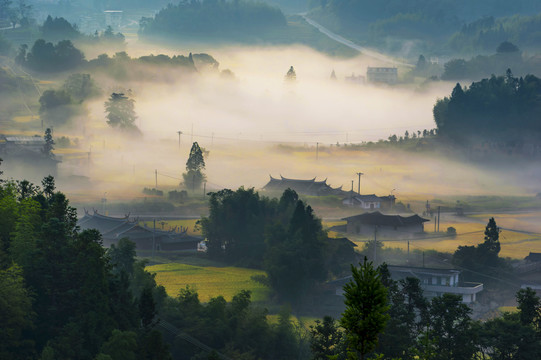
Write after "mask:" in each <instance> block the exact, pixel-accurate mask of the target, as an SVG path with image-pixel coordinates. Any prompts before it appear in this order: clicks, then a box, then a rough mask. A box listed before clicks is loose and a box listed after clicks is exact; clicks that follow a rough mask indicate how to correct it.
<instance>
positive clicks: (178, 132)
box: [177, 131, 182, 150]
mask: <svg viewBox="0 0 541 360" xmlns="http://www.w3.org/2000/svg"><path fill="white" fill-rule="evenodd" d="M177 134H178V148H179V150H180V135H182V131H177Z"/></svg>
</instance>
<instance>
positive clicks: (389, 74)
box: [366, 67, 398, 85]
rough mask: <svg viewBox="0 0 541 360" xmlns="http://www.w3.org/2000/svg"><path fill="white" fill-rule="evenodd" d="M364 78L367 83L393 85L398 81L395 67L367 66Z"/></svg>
mask: <svg viewBox="0 0 541 360" xmlns="http://www.w3.org/2000/svg"><path fill="white" fill-rule="evenodd" d="M366 78H367V79H368V82H369V83H384V84H389V85H394V84H396V83H397V82H398V69H397V68H395V67H368V69H367V70H366Z"/></svg>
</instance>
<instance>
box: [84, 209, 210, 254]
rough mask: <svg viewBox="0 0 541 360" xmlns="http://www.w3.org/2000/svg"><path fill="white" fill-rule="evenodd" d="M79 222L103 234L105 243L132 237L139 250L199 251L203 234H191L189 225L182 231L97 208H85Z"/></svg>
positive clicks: (108, 243)
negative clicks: (142, 222) (163, 227)
mask: <svg viewBox="0 0 541 360" xmlns="http://www.w3.org/2000/svg"><path fill="white" fill-rule="evenodd" d="M77 225H78V226H79V228H80V229H81V230H87V229H96V230H98V231H99V232H100V233H101V235H102V238H103V245H104V246H105V247H110V246H111V244H116V243H117V242H118V240H120V239H122V238H128V239H130V240H131V241H133V242H134V243H135V244H136V247H137V250H152V249H154V250H157V251H188V252H190V251H197V250H198V248H199V247H200V246H199V243H201V242H202V241H203V238H201V237H196V236H190V235H188V234H187V229H184V230H183V231H181V232H176V231H163V230H158V229H153V228H147V227H144V226H140V225H138V223H137V220H130V219H129V217H128V216H126V217H123V218H116V217H110V216H104V215H101V214H99V213H98V212H97V211H94V213H93V214H90V213H89V212H88V211H86V210H85V216H83V217H82V218H81V219H80V220H79V221H77Z"/></svg>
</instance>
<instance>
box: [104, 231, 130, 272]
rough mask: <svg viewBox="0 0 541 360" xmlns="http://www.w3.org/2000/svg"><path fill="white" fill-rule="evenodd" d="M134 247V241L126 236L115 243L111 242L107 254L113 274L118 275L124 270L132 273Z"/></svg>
mask: <svg viewBox="0 0 541 360" xmlns="http://www.w3.org/2000/svg"><path fill="white" fill-rule="evenodd" d="M135 248H136V245H135V243H134V242H133V241H130V240H129V239H128V238H122V239H120V240H118V243H117V244H116V245H115V244H111V246H110V247H109V249H108V250H107V256H109V259H110V260H109V261H110V263H111V266H112V267H113V269H112V271H113V273H114V274H117V275H120V274H121V273H122V272H125V273H126V274H127V275H129V276H132V275H133V270H134V264H135V255H136V252H135Z"/></svg>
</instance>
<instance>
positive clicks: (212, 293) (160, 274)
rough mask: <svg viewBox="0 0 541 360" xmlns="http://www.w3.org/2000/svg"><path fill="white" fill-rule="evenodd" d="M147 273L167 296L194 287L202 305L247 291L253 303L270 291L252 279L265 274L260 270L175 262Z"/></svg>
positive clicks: (149, 269)
mask: <svg viewBox="0 0 541 360" xmlns="http://www.w3.org/2000/svg"><path fill="white" fill-rule="evenodd" d="M146 270H148V271H150V272H151V273H156V282H157V283H158V284H159V285H163V286H164V287H165V290H166V291H167V294H168V295H169V296H173V297H177V296H178V294H179V291H180V289H184V288H185V287H186V286H187V285H190V286H192V285H193V286H195V288H196V289H197V293H198V294H199V300H201V301H202V302H208V301H209V300H210V299H211V298H213V297H216V296H219V295H222V296H223V297H224V298H225V299H226V300H227V301H231V299H232V298H233V296H235V295H236V294H238V293H239V292H240V291H241V290H250V291H251V292H252V300H253V301H263V300H265V299H266V298H267V296H268V294H269V291H270V290H269V289H268V288H267V287H266V286H264V285H262V284H260V283H258V282H255V281H254V280H252V279H251V277H252V276H254V275H265V272H264V271H261V270H253V269H245V268H238V267H202V266H192V265H186V264H177V263H170V264H161V265H153V266H148V267H147V268H146Z"/></svg>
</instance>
